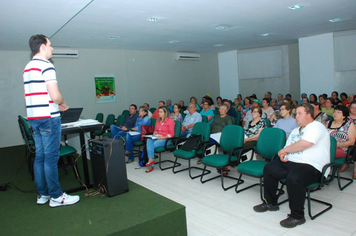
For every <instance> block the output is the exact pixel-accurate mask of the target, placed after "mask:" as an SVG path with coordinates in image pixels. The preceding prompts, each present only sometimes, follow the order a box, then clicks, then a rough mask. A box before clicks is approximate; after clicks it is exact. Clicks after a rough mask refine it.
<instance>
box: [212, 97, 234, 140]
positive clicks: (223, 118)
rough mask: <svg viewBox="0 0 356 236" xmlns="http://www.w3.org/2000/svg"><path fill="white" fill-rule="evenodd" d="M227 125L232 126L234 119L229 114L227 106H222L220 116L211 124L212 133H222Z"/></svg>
mask: <svg viewBox="0 0 356 236" xmlns="http://www.w3.org/2000/svg"><path fill="white" fill-rule="evenodd" d="M226 125H232V119H231V116H229V115H228V114H227V106H226V105H225V104H222V105H221V106H220V108H219V114H218V115H217V116H216V117H214V120H213V122H212V123H211V124H210V127H211V129H210V133H211V134H214V133H221V132H222V130H223V129H224V127H225V126H226Z"/></svg>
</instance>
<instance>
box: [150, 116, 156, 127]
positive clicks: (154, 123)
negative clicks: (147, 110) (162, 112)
mask: <svg viewBox="0 0 356 236" xmlns="http://www.w3.org/2000/svg"><path fill="white" fill-rule="evenodd" d="M156 122H157V119H156V118H151V125H153V126H156Z"/></svg>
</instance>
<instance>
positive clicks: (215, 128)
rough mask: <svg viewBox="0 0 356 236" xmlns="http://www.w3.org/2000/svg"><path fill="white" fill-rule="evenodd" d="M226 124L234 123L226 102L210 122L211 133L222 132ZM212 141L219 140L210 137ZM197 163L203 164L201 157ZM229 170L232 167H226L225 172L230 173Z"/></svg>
mask: <svg viewBox="0 0 356 236" xmlns="http://www.w3.org/2000/svg"><path fill="white" fill-rule="evenodd" d="M226 125H232V120H231V116H229V115H228V114H227V106H226V105H225V104H222V105H221V106H220V108H219V114H217V115H216V116H215V117H214V120H213V122H212V123H211V124H210V127H211V129H210V133H211V134H215V133H221V132H222V130H223V129H224V127H225V126H226ZM210 142H211V143H215V142H217V141H216V140H214V139H212V138H210ZM197 164H201V159H199V160H198V161H197ZM218 171H221V170H218ZM228 171H230V168H229V167H227V168H225V169H224V172H226V173H224V174H228V173H227V172H228Z"/></svg>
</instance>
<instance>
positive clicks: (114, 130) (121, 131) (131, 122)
mask: <svg viewBox="0 0 356 236" xmlns="http://www.w3.org/2000/svg"><path fill="white" fill-rule="evenodd" d="M136 112H137V106H136V105H135V104H131V105H130V107H129V113H130V114H129V115H128V116H127V117H126V120H125V123H124V125H121V126H120V127H118V126H116V125H110V133H111V138H115V139H124V138H125V137H126V132H128V131H130V130H131V129H132V128H133V127H135V124H136V121H137V117H138V115H137V113H136Z"/></svg>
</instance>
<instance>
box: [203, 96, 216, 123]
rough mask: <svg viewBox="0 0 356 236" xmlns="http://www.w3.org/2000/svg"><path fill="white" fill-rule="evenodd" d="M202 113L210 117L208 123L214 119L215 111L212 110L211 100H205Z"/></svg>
mask: <svg viewBox="0 0 356 236" xmlns="http://www.w3.org/2000/svg"><path fill="white" fill-rule="evenodd" d="M200 115H202V116H206V117H208V123H209V124H211V122H213V120H214V112H213V111H212V110H210V101H208V100H205V102H204V103H203V109H202V110H201V111H200Z"/></svg>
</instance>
